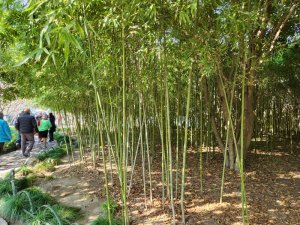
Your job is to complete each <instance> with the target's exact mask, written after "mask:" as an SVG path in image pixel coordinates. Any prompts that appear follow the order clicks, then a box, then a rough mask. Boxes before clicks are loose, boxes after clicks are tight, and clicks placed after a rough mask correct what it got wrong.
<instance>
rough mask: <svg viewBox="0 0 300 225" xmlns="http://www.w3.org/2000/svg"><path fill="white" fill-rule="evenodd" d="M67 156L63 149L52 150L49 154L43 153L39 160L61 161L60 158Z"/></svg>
mask: <svg viewBox="0 0 300 225" xmlns="http://www.w3.org/2000/svg"><path fill="white" fill-rule="evenodd" d="M66 154H67V152H66V151H65V150H64V149H63V148H60V147H59V148H55V149H53V150H50V151H48V152H45V151H43V152H41V153H40V154H39V155H38V156H37V158H38V160H39V161H44V160H46V159H53V160H57V161H58V160H59V159H60V158H62V157H63V156H65V155H66Z"/></svg>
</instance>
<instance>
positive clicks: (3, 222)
mask: <svg viewBox="0 0 300 225" xmlns="http://www.w3.org/2000/svg"><path fill="white" fill-rule="evenodd" d="M0 225H8V223H7V222H6V221H5V220H4V219H2V218H1V217H0Z"/></svg>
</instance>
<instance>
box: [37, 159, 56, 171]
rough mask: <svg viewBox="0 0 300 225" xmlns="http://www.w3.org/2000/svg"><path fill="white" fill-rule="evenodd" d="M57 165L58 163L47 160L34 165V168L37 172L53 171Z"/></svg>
mask: <svg viewBox="0 0 300 225" xmlns="http://www.w3.org/2000/svg"><path fill="white" fill-rule="evenodd" d="M55 165H56V164H54V163H53V161H51V160H45V161H43V162H40V163H37V164H36V165H35V166H34V170H35V171H36V172H42V171H47V172H53V171H55Z"/></svg>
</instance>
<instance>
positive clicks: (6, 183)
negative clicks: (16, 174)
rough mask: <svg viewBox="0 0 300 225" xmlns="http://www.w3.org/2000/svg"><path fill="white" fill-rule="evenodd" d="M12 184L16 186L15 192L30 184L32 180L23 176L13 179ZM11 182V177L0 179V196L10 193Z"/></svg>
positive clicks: (11, 192) (11, 191)
mask: <svg viewBox="0 0 300 225" xmlns="http://www.w3.org/2000/svg"><path fill="white" fill-rule="evenodd" d="M14 184H15V188H16V192H18V191H21V190H23V189H25V188H27V187H29V186H30V185H31V184H32V180H31V179H30V178H28V177H24V178H21V179H14ZM12 194H13V190H12V184H11V178H9V177H6V178H4V179H0V198H1V197H4V196H6V195H12Z"/></svg>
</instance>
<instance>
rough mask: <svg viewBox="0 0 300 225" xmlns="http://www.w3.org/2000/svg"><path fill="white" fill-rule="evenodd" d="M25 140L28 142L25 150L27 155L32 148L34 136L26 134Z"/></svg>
mask: <svg viewBox="0 0 300 225" xmlns="http://www.w3.org/2000/svg"><path fill="white" fill-rule="evenodd" d="M26 138H27V140H28V142H29V144H28V146H27V148H26V153H27V154H28V155H29V154H30V152H31V150H32V148H33V144H34V134H33V133H28V134H26Z"/></svg>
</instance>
